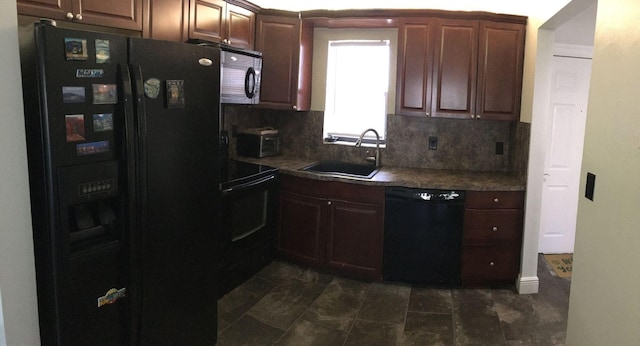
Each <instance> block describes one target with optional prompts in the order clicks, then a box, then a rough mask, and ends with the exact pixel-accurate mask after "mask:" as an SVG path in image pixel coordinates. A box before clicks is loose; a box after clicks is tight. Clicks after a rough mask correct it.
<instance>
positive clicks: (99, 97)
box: [92, 84, 118, 105]
mask: <svg viewBox="0 0 640 346" xmlns="http://www.w3.org/2000/svg"><path fill="white" fill-rule="evenodd" d="M92 86H93V104H95V105H104V104H115V103H117V102H118V86H117V85H116V84H92Z"/></svg>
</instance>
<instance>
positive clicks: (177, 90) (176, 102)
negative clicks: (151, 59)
mask: <svg viewBox="0 0 640 346" xmlns="http://www.w3.org/2000/svg"><path fill="white" fill-rule="evenodd" d="M166 86H167V108H184V102H185V100H184V80H168V81H167V82H166Z"/></svg>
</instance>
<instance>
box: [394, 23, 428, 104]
mask: <svg viewBox="0 0 640 346" xmlns="http://www.w3.org/2000/svg"><path fill="white" fill-rule="evenodd" d="M434 27H435V24H434V22H433V20H431V19H429V18H406V19H403V20H401V22H400V26H399V30H398V37H399V42H398V52H399V53H398V77H397V83H396V94H397V96H396V97H397V102H396V114H404V115H419V116H429V115H430V113H431V83H432V75H433V71H432V65H433V36H434Z"/></svg>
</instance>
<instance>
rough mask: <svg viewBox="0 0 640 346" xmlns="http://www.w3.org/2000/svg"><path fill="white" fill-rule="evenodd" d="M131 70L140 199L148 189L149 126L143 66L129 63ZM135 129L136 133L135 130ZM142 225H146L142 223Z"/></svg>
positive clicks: (141, 211)
mask: <svg viewBox="0 0 640 346" xmlns="http://www.w3.org/2000/svg"><path fill="white" fill-rule="evenodd" d="M129 70H130V72H131V74H130V75H131V82H132V100H133V107H132V108H133V110H134V111H133V116H132V118H133V122H132V128H131V131H132V138H131V139H132V143H134V144H133V145H134V146H135V148H134V150H135V154H136V160H135V162H134V164H135V165H137V169H136V173H137V175H136V181H137V182H138V184H140V186H139V189H138V191H137V192H138V194H139V195H138V197H139V200H146V195H147V194H146V189H145V172H146V162H147V158H146V155H145V153H146V148H145V147H144V146H145V143H146V132H147V131H146V128H147V120H146V117H145V114H146V113H145V112H146V109H145V105H144V81H143V79H142V68H141V67H140V65H134V64H131V65H129ZM133 131H135V133H134V132H133ZM140 213H144V211H143V210H140ZM140 226H141V227H142V226H144V225H140Z"/></svg>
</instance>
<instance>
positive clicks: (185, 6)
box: [142, 0, 189, 42]
mask: <svg viewBox="0 0 640 346" xmlns="http://www.w3.org/2000/svg"><path fill="white" fill-rule="evenodd" d="M188 30H189V0H153V1H150V3H149V14H148V15H147V17H146V18H145V23H144V27H143V32H142V34H143V37H146V38H153V39H157V40H165V41H174V42H185V41H187V39H188Z"/></svg>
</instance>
